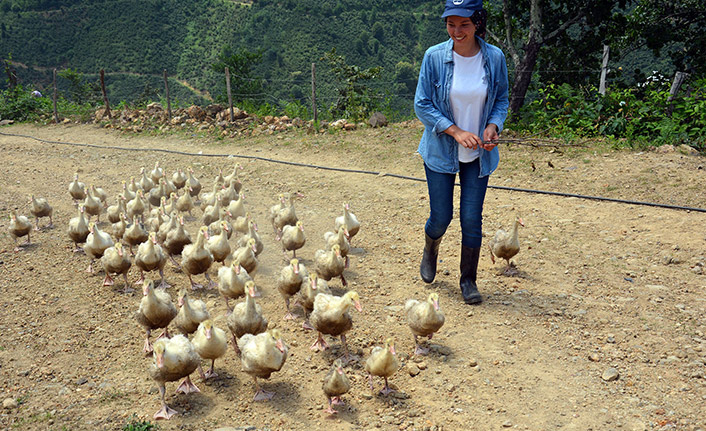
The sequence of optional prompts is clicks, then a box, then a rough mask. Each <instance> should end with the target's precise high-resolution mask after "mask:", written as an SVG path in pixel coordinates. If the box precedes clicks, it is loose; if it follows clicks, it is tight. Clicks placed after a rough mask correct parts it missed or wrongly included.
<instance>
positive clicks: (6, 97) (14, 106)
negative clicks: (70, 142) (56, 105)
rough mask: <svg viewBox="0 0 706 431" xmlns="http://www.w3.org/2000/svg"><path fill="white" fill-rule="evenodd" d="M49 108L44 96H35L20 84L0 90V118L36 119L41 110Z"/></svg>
mask: <svg viewBox="0 0 706 431" xmlns="http://www.w3.org/2000/svg"><path fill="white" fill-rule="evenodd" d="M50 109H51V105H50V102H49V100H48V99H47V98H46V97H35V96H33V95H32V90H29V89H25V88H24V87H22V85H17V86H15V87H12V88H8V89H6V90H2V91H0V119H2V120H15V121H36V120H39V119H40V117H41V115H42V113H43V112H47V111H49V110H50Z"/></svg>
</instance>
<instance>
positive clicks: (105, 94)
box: [101, 69, 112, 118]
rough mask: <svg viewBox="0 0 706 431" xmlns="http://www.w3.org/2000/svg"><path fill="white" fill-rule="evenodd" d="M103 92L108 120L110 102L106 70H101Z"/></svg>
mask: <svg viewBox="0 0 706 431" xmlns="http://www.w3.org/2000/svg"><path fill="white" fill-rule="evenodd" d="M101 91H102V92H103V102H104V103H105V114H106V115H107V116H108V118H112V117H111V115H110V102H108V92H107V91H106V90H105V70H103V69H101Z"/></svg>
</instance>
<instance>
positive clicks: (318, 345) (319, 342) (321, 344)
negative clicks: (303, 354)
mask: <svg viewBox="0 0 706 431" xmlns="http://www.w3.org/2000/svg"><path fill="white" fill-rule="evenodd" d="M327 347H328V343H326V340H324V337H323V336H322V335H321V332H319V336H318V338H317V339H316V341H314V344H312V345H311V347H310V349H311V350H313V351H315V352H316V351H317V350H319V351H321V352H323V351H324V350H326V348H327Z"/></svg>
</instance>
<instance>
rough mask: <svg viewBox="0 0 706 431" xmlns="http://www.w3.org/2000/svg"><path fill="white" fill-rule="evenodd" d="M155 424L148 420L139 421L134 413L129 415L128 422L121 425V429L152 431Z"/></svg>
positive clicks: (125, 430)
mask: <svg viewBox="0 0 706 431" xmlns="http://www.w3.org/2000/svg"><path fill="white" fill-rule="evenodd" d="M156 429H157V426H156V425H155V424H153V423H151V422H150V421H141V420H139V419H138V418H137V417H136V416H135V415H134V414H133V415H132V416H130V419H129V421H128V423H126V424H125V426H123V431H154V430H156Z"/></svg>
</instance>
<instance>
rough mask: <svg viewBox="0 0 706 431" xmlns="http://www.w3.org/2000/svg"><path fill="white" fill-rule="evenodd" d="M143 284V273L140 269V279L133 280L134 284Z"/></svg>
mask: <svg viewBox="0 0 706 431" xmlns="http://www.w3.org/2000/svg"><path fill="white" fill-rule="evenodd" d="M144 282H145V272H144V271H143V270H142V269H140V278H138V279H137V280H135V283H137V284H142V283H144Z"/></svg>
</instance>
